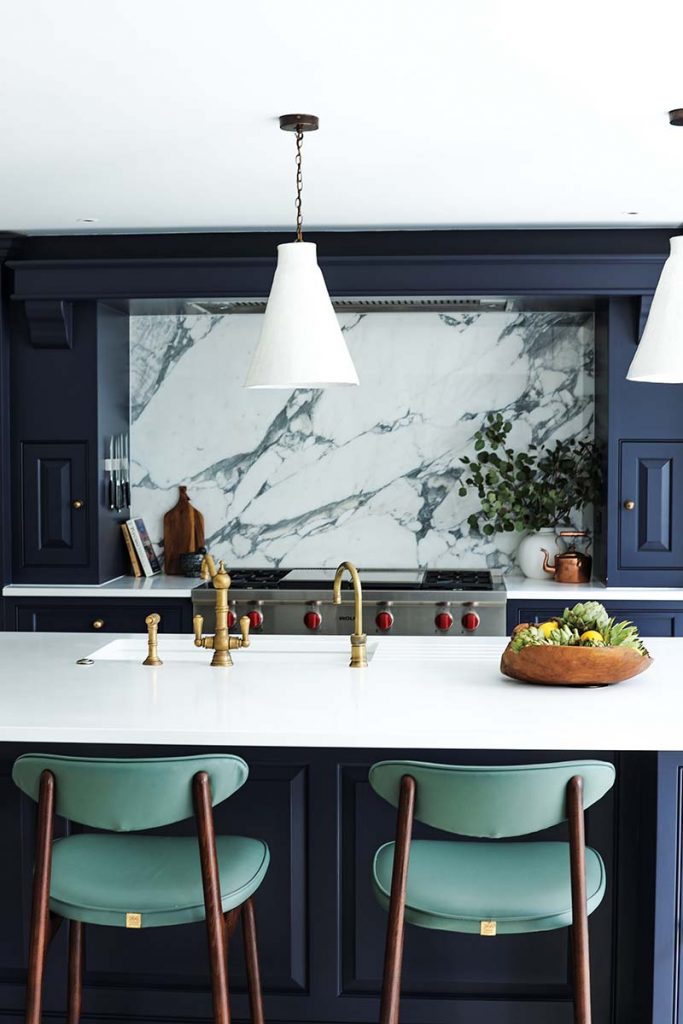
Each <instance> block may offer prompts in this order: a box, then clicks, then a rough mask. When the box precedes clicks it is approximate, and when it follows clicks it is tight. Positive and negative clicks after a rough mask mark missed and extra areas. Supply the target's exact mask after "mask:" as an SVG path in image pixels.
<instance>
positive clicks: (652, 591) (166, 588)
mask: <svg viewBox="0 0 683 1024" xmlns="http://www.w3.org/2000/svg"><path fill="white" fill-rule="evenodd" d="M362 578H363V577H362V573H361V581H362ZM201 582H202V580H201V579H199V577H191V576H190V577H188V576H164V575H163V574H160V575H158V576H150V577H148V578H147V579H144V578H143V579H135V578H134V577H133V576H120V577H119V578H118V579H115V580H110V581H109V582H108V583H100V584H98V585H95V584H92V585H85V584H72V585H68V584H62V585H59V586H57V585H54V584H48V583H45V584H39V583H8V584H7V585H6V586H5V587H3V590H2V594H3V597H94V598H103V597H104V598H106V597H146V596H148V595H151V596H154V597H155V598H164V597H184V598H188V599H189V598H191V597H192V591H193V589H194V588H195V587H196V586H199V585H200V584H201ZM504 583H505V591H506V595H507V597H508V598H509V599H510V600H519V601H537V600H539V599H540V600H543V601H545V600H553V601H565V602H567V603H575V602H576V601H583V600H585V599H586V598H589V599H591V600H595V601H683V587H608V586H605V584H604V583H598V582H593V583H579V584H569V583H565V584H562V583H556V582H555V580H553V579H550V578H548V579H547V580H528V579H525V578H524V577H523V576H506V577H505V580H504Z"/></svg>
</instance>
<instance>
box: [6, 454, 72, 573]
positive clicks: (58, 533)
mask: <svg viewBox="0 0 683 1024" xmlns="http://www.w3.org/2000/svg"><path fill="white" fill-rule="evenodd" d="M86 460H87V444H86V443H85V442H75V443H71V444H62V443H59V442H54V443H53V442H50V443H34V442H24V443H23V444H22V446H21V475H22V513H23V516H22V529H23V536H22V563H23V566H24V567H41V568H42V567H47V566H62V567H64V566H80V565H86V564H87V562H88V508H87V505H86V503H85V496H86V494H87V490H86V485H87V461H86ZM79 502H81V503H82V504H80V505H79V504H78V503H79Z"/></svg>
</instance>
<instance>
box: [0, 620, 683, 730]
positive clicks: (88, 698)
mask: <svg viewBox="0 0 683 1024" xmlns="http://www.w3.org/2000/svg"><path fill="white" fill-rule="evenodd" d="M145 639H146V638H145V637H144V636H140V635H134V636H129V637H111V636H110V637H108V638H106V645H107V647H108V651H109V652H114V653H115V654H117V660H96V661H95V662H94V663H93V664H91V665H77V664H76V661H77V659H79V658H83V657H84V656H87V655H93V654H95V652H96V651H97V652H98V655H99V656H100V657H101V655H102V653H104V654H106V653H107V652H106V651H104V652H103V651H102V650H101V649H102V648H103V647H104V646H105V638H101V640H100V644H99V646H98V644H97V643H96V641H95V640H94V638H93V637H92V635H91V634H79V633H70V634H66V633H0V740H3V741H5V742H17V743H22V744H34V745H36V746H37V747H38V746H39V745H40V744H41V743H60V742H62V743H70V744H74V743H79V744H80V743H82V744H85V745H93V744H105V743H106V744H111V743H114V744H116V743H122V744H123V743H126V744H137V743H140V744H169V745H204V746H221V747H231V746H235V747H239V746H274V747H276V746H284V747H380V748H382V747H384V748H390V747H391V748H411V747H412V748H424V749H429V748H446V749H453V750H458V749H491V750H495V749H501V750H503V749H515V750H524V749H530V750H533V749H536V750H570V749H576V750H582V749H583V750H591V749H597V750H681V749H683V685H682V681H681V669H680V666H681V662H682V661H683V638H681V639H669V638H666V639H659V638H658V639H653V640H649V641H648V646H649V648H650V651H651V653H652V654H653V656H654V658H655V662H654V664H653V665H652V667H651V668H650V669H649V670H648V671H647V672H645V673H644V674H643V675H641V676H638V677H636V678H634V679H630V680H627V681H625V682H623V683H619V684H618V685H616V686H609V687H601V688H589V689H571V688H559V687H545V686H544V687H542V686H532V685H527V684H521V683H517V682H514V681H512V680H508V679H506V678H505V677H504V676H502V675H501V674H500V671H499V668H498V665H499V659H500V655H501V652H502V650H503V648H504V646H505V643H506V640H505V638H502V637H497V638H490V637H489V638H487V637H465V638H460V637H428V638H413V637H382V638H380V639H378V640H374V639H373V640H371V641H369V645H372V646H370V647H369V649H370V651H371V653H373V656H372V659H371V661H370V665H369V667H368V668H367V669H364V670H363V669H361V670H358V669H350V668H349V667H348V638H346V637H302V638H301V637H267V636H254V637H253V641H252V647H251V648H250V649H249V650H243V651H240V650H238V651H235V652H234V653H233V657H234V660H235V665H234V667H233V668H231V669H218V668H211V667H209V661H210V658H211V652H210V651H201V650H196V649H195V648H193V647H192V640H191V638H189V637H185V636H183V637H175V636H173V635H169V634H163V635H161V636H160V637H159V653H160V656H161V658H162V659H164V658H165V659H166V660H165V664H164V665H162V666H161V667H159V668H148V667H144V666H143V665H142V664H141V661H142V657H143V656H144V654H145ZM112 642H113V643H114V646H113V647H111V646H109V645H110V644H112ZM131 651H132V653H131ZM126 654H128V656H129V657H132V658H133V659H134V660H122V659H125V657H126ZM98 655H96V656H98Z"/></svg>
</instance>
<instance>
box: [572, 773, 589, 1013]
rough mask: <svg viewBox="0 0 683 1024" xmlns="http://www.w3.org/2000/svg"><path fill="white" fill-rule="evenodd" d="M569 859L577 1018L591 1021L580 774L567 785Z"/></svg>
mask: <svg viewBox="0 0 683 1024" xmlns="http://www.w3.org/2000/svg"><path fill="white" fill-rule="evenodd" d="M567 818H568V820H569V860H570V871H571V889H572V927H571V943H572V980H573V988H574V1022H575V1024H591V982H590V957H589V947H588V910H587V907H586V836H585V825H584V815H583V779H582V778H581V777H580V776H578V775H576V776H574V778H572V779H570V780H569V783H568V785H567Z"/></svg>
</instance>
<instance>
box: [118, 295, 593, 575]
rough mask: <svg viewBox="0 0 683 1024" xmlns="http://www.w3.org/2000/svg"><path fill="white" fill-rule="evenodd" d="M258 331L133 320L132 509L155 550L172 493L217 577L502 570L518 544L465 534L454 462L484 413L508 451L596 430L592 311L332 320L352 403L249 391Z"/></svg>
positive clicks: (345, 398) (472, 506) (243, 324)
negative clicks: (278, 571)
mask: <svg viewBox="0 0 683 1024" xmlns="http://www.w3.org/2000/svg"><path fill="white" fill-rule="evenodd" d="M260 322H261V316H260V315H257V314H251V315H246V314H232V315H229V316H208V315H207V316H147V317H143V316H133V317H131V421H132V425H131V456H132V485H133V499H132V501H133V509H134V513H135V515H141V516H143V518H144V519H145V522H146V524H147V526H148V529H149V530H150V534H151V536H152V539H153V541H154V542H158V541H159V540H160V538H161V530H162V517H163V513H164V512H165V511H167V509H168V508H170V507H171V505H172V504H173V503H174V500H175V496H176V487H177V485H178V483H184V484H187V485H188V488H189V494H190V497H191V499H192V501H193V502H194V503H195V504H196V505H197V507H199V508H201V509H202V512H203V513H204V516H205V521H206V539H207V545H208V547H209V549H210V550H211V551H212V553H213V554H214V555H216V556H218V557H221V558H224V559H226V561H227V563H228V564H229V565H231V566H239V565H242V566H244V565H249V566H252V567H253V566H259V565H263V566H267V565H279V564H282V565H311V566H312V565H316V566H333V565H336V564H337V563H338V562H339V561H341V560H342V559H343V558H345V557H346V556H347V554H348V551H349V550H353V551H354V553H355V559H356V561H358V563H359V564H363V565H366V566H368V565H370V566H382V567H386V568H391V567H408V568H409V567H413V566H425V565H436V564H439V565H442V566H448V565H456V564H458V565H463V564H467V565H468V566H472V567H477V566H478V567H482V566H490V567H508V566H510V565H511V564H512V561H513V555H512V553H513V551H514V548H515V546H516V543H517V540H518V537H517V536H505V537H503V536H498V537H495V538H493V539H492V540H485V539H484V538H481V537H478V536H476V535H472V534H471V531H470V528H469V526H468V525H467V517H468V515H470V514H471V513H472V512H474V511H476V509H477V501H478V499H477V498H476V496H475V495H474V494H472V495H470V496H468V497H467V498H465V499H462V498H459V497H458V495H457V490H458V482H459V479H460V476H461V474H462V471H463V466H462V464H461V462H460V457H461V456H462V455H463V454H466V453H469V454H472V449H473V435H474V433H475V431H476V430H477V428H478V427H479V426H480V425H481V424H482V422H483V419H484V417H485V415H486V414H487V413H488V412H489V411H490V410H500V411H501V412H502V413H503V414H504V415H505V416H507V417H509V418H510V419H511V420H512V421H513V422H514V429H513V432H512V434H511V435H510V443H511V444H512V445H513V446H515V447H521V448H524V447H528V445H529V444H531V443H536V444H544V443H547V442H552V441H554V440H556V439H558V438H567V437H572V436H575V435H577V434H579V433H582V432H584V431H588V432H590V431H591V430H592V425H593V418H594V328H593V316H592V314H589V313H546V312H544V313H538V312H533V313H519V312H505V313H503V312H501V313H498V312H495V313H494V312H486V313H449V314H446V313H437V312H428V313H408V314H395V313H366V314H351V313H349V314H342V315H341V322H342V327H343V330H344V332H345V335H346V338H347V341H348V344H349V349H350V351H351V354H352V358H353V360H354V363H355V365H356V366H357V368H358V371H359V375H360V378H361V387H360V388H359V389H358V391H357V392H354V394H353V395H349V394H347V393H345V392H341V391H336V390H329V391H315V390H298V391H293V392H284V393H283V392H278V391H266V392H263V393H254V392H250V391H246V390H245V389H244V388H243V383H244V379H245V376H246V371H247V367H248V365H249V361H250V359H251V354H252V351H253V349H254V347H255V344H256V340H257V338H258V333H259V329H260ZM577 525H583V523H581V524H578V523H577Z"/></svg>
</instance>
